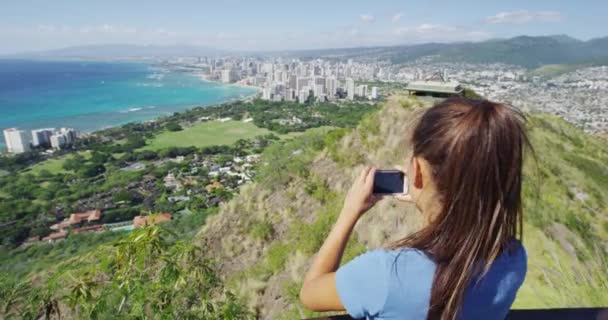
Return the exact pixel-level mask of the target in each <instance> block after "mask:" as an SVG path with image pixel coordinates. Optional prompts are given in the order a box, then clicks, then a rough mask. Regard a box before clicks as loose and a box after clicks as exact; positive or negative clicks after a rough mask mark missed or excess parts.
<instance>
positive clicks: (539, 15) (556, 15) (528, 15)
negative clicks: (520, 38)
mask: <svg viewBox="0 0 608 320" xmlns="http://www.w3.org/2000/svg"><path fill="white" fill-rule="evenodd" d="M561 20H563V16H562V14H561V13H560V12H557V11H528V10H518V11H504V12H499V13H497V14H495V15H493V16H489V17H486V19H485V21H486V22H487V23H492V24H499V23H508V24H526V23H530V22H557V21H561Z"/></svg>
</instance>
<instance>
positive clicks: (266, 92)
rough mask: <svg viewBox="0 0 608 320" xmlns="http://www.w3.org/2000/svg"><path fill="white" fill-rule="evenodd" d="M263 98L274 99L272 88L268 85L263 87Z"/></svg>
mask: <svg viewBox="0 0 608 320" xmlns="http://www.w3.org/2000/svg"><path fill="white" fill-rule="evenodd" d="M262 99H263V100H270V99H272V89H270V88H268V87H266V88H264V89H262Z"/></svg>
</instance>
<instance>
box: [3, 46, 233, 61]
mask: <svg viewBox="0 0 608 320" xmlns="http://www.w3.org/2000/svg"><path fill="white" fill-rule="evenodd" d="M222 53H226V51H225V50H220V49H215V48H209V47H203V46H192V45H167V46H162V45H132V44H104V45H87V46H77V47H67V48H62V49H56V50H48V51H38V52H25V53H19V54H12V55H6V56H3V57H5V58H33V59H35V58H40V59H43V58H56V59H125V58H132V59H135V58H144V57H150V58H169V57H179V56H209V55H217V54H222Z"/></svg>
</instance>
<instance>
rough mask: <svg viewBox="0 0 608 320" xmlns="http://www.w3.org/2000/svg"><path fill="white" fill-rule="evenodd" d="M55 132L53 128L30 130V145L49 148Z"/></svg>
mask: <svg viewBox="0 0 608 320" xmlns="http://www.w3.org/2000/svg"><path fill="white" fill-rule="evenodd" d="M54 132H55V128H45V129H36V130H32V145H33V146H34V147H38V146H50V145H51V136H52V135H53V133H54Z"/></svg>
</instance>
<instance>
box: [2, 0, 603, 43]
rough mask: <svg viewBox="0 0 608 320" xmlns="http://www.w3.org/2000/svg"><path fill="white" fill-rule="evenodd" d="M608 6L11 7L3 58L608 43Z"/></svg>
mask: <svg viewBox="0 0 608 320" xmlns="http://www.w3.org/2000/svg"><path fill="white" fill-rule="evenodd" d="M606 13H608V1H606V0H577V1H572V0H559V1H557V0H533V1H532V0H527V1H523V0H509V1H506V0H503V1H491V0H458V1H452V0H418V1H412V0H306V1H302V0H300V1H291V0H216V1H209V0H171V1H168V0H163V1H161V0H1V3H0V54H6V53H18V52H26V51H38V50H48V49H57V48H63V47H68V46H77V45H93V44H117V43H120V44H140V45H145V44H156V45H172V44H188V45H200V46H209V47H213V48H219V49H227V50H247V51H249V50H291V49H318V48H341V47H355V46H377V45H396V44H414V43H424V42H433V41H434V42H454V41H482V40H487V39H491V38H506V37H513V36H518V35H550V34H567V35H570V36H573V37H575V38H579V39H582V40H587V39H590V38H594V37H603V36H607V35H608V28H607V27H608V22H607V21H606V18H605V16H606Z"/></svg>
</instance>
